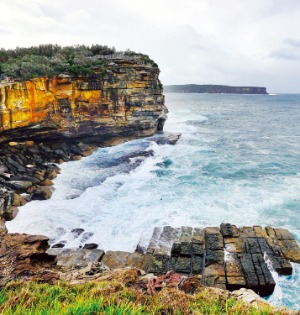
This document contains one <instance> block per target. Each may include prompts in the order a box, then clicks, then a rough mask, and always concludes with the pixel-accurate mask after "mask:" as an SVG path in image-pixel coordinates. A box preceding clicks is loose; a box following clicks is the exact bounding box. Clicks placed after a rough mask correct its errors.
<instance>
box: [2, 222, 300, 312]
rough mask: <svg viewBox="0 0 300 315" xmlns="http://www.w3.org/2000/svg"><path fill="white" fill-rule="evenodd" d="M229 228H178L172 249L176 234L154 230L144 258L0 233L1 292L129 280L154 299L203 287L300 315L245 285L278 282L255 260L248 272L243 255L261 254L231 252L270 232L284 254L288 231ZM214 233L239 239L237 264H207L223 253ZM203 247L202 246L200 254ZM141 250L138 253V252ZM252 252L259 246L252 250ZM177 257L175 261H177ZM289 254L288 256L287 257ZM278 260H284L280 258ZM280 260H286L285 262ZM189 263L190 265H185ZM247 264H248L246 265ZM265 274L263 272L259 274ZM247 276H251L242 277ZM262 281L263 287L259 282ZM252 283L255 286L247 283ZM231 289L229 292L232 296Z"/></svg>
mask: <svg viewBox="0 0 300 315" xmlns="http://www.w3.org/2000/svg"><path fill="white" fill-rule="evenodd" d="M231 228H233V229H235V227H234V226H232V225H229V224H223V225H222V226H221V229H220V230H219V231H217V230H218V229H217V228H206V229H204V234H203V236H204V238H202V236H201V233H199V229H194V230H193V232H192V233H186V232H187V230H188V229H187V228H186V227H184V228H181V229H177V231H179V230H181V236H179V233H177V236H176V240H175V242H173V241H171V243H172V247H171V248H170V244H171V243H170V242H169V243H168V242H167V243H165V242H164V240H170V237H169V236H170V235H171V234H170V233H167V231H168V232H170V231H172V232H174V231H175V229H173V230H172V229H171V228H170V227H165V228H164V229H162V231H161V233H160V236H159V237H158V238H157V235H158V234H159V233H157V229H156V231H154V233H153V236H154V239H152V240H151V242H150V244H149V246H148V248H147V252H146V253H141V252H137V251H136V252H134V253H126V252H111V251H107V252H106V253H104V251H102V250H100V249H95V248H94V247H93V246H91V247H88V246H86V248H77V249H64V248H49V244H48V240H49V239H48V238H47V237H45V236H41V235H27V234H7V233H3V232H2V233H0V267H1V268H0V287H3V286H5V285H6V284H7V283H8V282H9V281H13V280H23V281H37V282H48V283H52V284H55V283H57V282H58V281H59V280H64V281H68V283H71V284H78V283H89V282H93V281H98V282H99V281H100V282H101V281H114V280H116V279H123V280H124V281H126V284H125V285H126V286H130V287H132V288H134V289H136V290H139V291H142V292H145V294H150V295H153V294H156V292H159V291H160V290H162V289H163V288H165V289H171V288H173V289H174V288H176V289H178V290H181V291H183V292H185V294H193V293H195V292H198V291H199V290H201V289H202V288H209V290H211V294H217V295H222V296H223V295H226V297H227V298H234V299H236V300H242V301H244V302H245V303H247V304H249V305H251V306H253V307H255V308H257V309H260V308H263V307H266V306H267V307H269V309H270V310H272V311H273V312H274V314H275V313H277V312H278V313H279V314H286V315H296V314H299V311H293V310H290V309H287V308H284V307H271V306H270V305H269V304H268V302H267V301H265V300H264V299H262V298H260V297H259V296H258V295H257V294H256V293H255V292H254V291H253V290H251V289H249V286H248V288H247V285H249V284H250V285H252V283H253V279H254V278H255V277H257V279H258V282H257V283H256V285H257V284H258V285H259V286H260V288H264V289H265V290H269V287H268V286H264V284H266V283H265V280H266V279H269V280H270V281H269V284H268V285H271V286H273V285H275V283H274V281H272V276H271V274H270V273H269V271H267V270H266V269H264V268H263V266H262V265H261V264H260V265H257V264H256V262H257V261H254V260H251V263H252V268H253V270H254V271H253V274H251V272H249V271H248V270H246V269H244V267H245V264H244V263H245V262H244V258H245V257H243V256H244V255H252V258H253V257H255V256H259V254H245V253H241V254H238V253H236V252H233V251H232V244H233V243H234V244H236V245H237V244H242V243H241V238H245V239H244V241H245V243H244V245H246V244H247V245H246V248H249V247H248V245H249V244H250V243H251V242H252V241H253V239H254V237H253V233H258V234H256V237H255V238H256V239H259V240H260V241H262V239H265V238H264V237H263V236H261V234H260V233H261V232H262V231H265V232H266V233H269V234H268V235H269V236H267V239H266V241H267V243H268V242H271V244H272V246H275V247H269V249H272V250H274V249H277V250H280V251H281V250H282V248H283V247H277V245H278V244H279V245H280V246H282V243H285V242H286V241H287V240H286V237H288V238H289V239H288V241H292V240H290V238H291V236H290V234H289V232H288V231H286V230H283V229H272V228H266V229H265V230H263V229H261V228H260V227H253V228H250V227H246V228H245V227H244V228H241V229H239V231H240V232H241V234H240V235H239V236H233V235H228V233H227V232H228V231H230V230H231ZM221 231H222V232H221ZM250 231H252V234H249V232H250ZM216 232H218V233H220V234H221V235H222V237H223V240H226V239H227V240H230V239H231V240H232V238H235V237H236V240H235V241H234V242H233V243H231V241H230V242H229V243H227V244H231V245H230V246H231V254H233V255H236V259H237V260H231V259H228V257H227V258H226V256H225V260H224V256H223V260H224V262H223V265H220V264H219V263H220V261H219V260H220V259H222V258H221V255H212V256H211V257H217V256H219V258H218V261H214V262H213V261H212V260H211V259H208V260H207V261H206V259H205V254H204V253H207V252H209V251H210V250H212V251H213V252H214V251H215V252H217V251H220V249H219V248H216V247H215V249H212V248H211V245H213V244H218V241H217V242H215V240H213V239H215V238H216V239H217V237H216V235H217V234H215V233H216ZM273 232H274V233H275V234H276V235H277V237H276V238H273V237H272V233H273ZM243 233H246V234H243ZM173 235H174V233H173ZM166 236H167V237H166ZM171 239H173V240H174V237H173V236H172V237H171ZM250 240H252V241H250ZM274 240H277V241H278V244H277V245H274ZM211 241H212V242H211ZM154 242H156V245H155V246H154V247H153V245H154ZM202 242H203V244H202ZM166 244H167V247H166ZM252 244H253V242H252ZM258 244H261V242H258ZM201 245H203V246H204V247H203V249H202V250H201ZM265 245H266V244H265ZM225 246H226V245H225ZM137 249H139V248H138V247H137ZM253 249H255V247H252V250H253ZM236 250H238V251H239V249H238V247H236ZM164 253H165V254H164ZM166 253H168V254H169V256H168V258H167V259H166V257H165V255H166ZM174 253H176V256H174ZM201 253H202V256H201ZM290 253H291V255H292V256H293V257H296V256H295V255H299V253H300V250H299V247H297V248H296V250H295V249H294V248H293V249H290ZM177 254H178V255H179V256H177ZM203 254H204V255H203ZM285 254H286V255H287V252H285ZM189 255H190V256H189ZM246 257H248V256H246ZM297 257H298V258H299V256H297ZM174 258H175V259H176V260H177V262H176V263H175V264H174V265H173V266H175V268H173V269H172V268H171V264H170V262H171V260H172V259H174ZM195 258H196V259H195ZM197 258H198V260H199V261H200V260H201V259H202V260H203V259H204V261H205V263H204V264H203V265H202V266H203V268H205V269H204V270H203V269H202V270H201V264H200V265H199V264H198V263H197ZM275 258H276V259H278V260H279V259H280V258H279V257H275ZM275 258H274V259H275ZM298 258H297V259H298ZM281 259H283V260H284V259H285V258H281ZM293 259H294V258H293ZM188 260H189V261H190V262H189V263H187V262H188ZM238 260H239V262H238ZM166 262H168V264H166ZM239 263H240V265H239ZM249 263H250V262H249V261H248V262H247V264H249ZM248 266H249V265H248ZM189 268H192V269H189ZM222 268H225V269H223V270H224V271H222ZM261 271H263V272H264V273H261ZM290 271H291V270H290V269H289V272H290ZM239 272H241V273H242V274H240V273H239ZM243 272H247V273H246V274H243ZM232 277H234V278H236V279H240V278H241V277H244V279H245V280H246V281H247V285H246V288H245V287H244V285H243V284H240V285H241V287H239V285H238V284H237V283H236V286H235V287H234V288H233V287H231V288H229V287H227V288H226V286H227V285H228V284H229V282H228V279H229V278H232ZM262 279H263V282H264V284H263V283H262V282H261V281H262ZM123 280H122V281H123ZM249 280H251V281H250V282H248V281H249ZM225 285H226V286H225ZM228 289H230V290H229V291H228ZM233 289H234V290H233ZM252 289H255V290H257V287H256V288H255V287H252ZM232 290H233V291H232ZM231 291H232V292H231ZM260 293H261V292H260ZM265 293H267V291H265ZM268 293H270V291H269V292H268ZM272 314H273V313H272Z"/></svg>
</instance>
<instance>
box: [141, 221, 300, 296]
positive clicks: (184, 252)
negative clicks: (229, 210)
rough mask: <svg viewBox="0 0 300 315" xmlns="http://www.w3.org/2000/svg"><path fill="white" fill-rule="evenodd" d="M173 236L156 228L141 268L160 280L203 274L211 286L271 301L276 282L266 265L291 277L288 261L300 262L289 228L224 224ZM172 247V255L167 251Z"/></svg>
mask: <svg viewBox="0 0 300 315" xmlns="http://www.w3.org/2000/svg"><path fill="white" fill-rule="evenodd" d="M174 231H176V229H172V228H171V227H164V228H155V229H154V232H153V235H152V238H151V241H150V244H151V246H150V245H149V246H148V251H147V254H146V255H144V259H143V263H142V268H143V269H144V270H146V271H147V272H151V273H154V274H157V275H160V274H163V273H165V272H167V271H170V270H172V271H175V272H177V273H181V274H186V275H203V281H204V283H205V285H207V286H215V287H219V288H222V289H225V288H227V289H228V290H236V289H240V288H249V289H252V290H254V291H255V292H258V293H259V294H260V295H262V296H268V295H270V294H271V293H272V292H273V291H274V288H275V281H274V279H273V277H272V274H271V272H270V271H269V268H268V266H267V263H268V264H269V263H270V264H271V265H272V267H273V268H274V270H276V271H277V272H278V273H279V274H285V275H287V274H291V273H292V265H291V263H290V261H289V260H291V261H293V262H296V263H297V262H298V261H299V253H300V248H299V245H298V244H297V242H296V241H295V239H294V238H293V236H292V234H291V233H289V232H288V231H287V230H285V229H273V228H271V227H267V228H266V229H263V228H262V227H260V226H254V227H249V226H246V227H242V228H237V227H236V226H235V225H231V224H229V223H226V224H221V226H220V228H218V227H209V228H205V229H204V230H202V229H199V228H194V229H193V228H191V227H182V228H181V229H179V232H177V234H176V235H175V236H174V235H173V236H171V235H172V233H173V232H174ZM172 242H173V245H172V247H171V252H169V251H168V250H166V249H169V248H170V243H172ZM166 244H167V246H166ZM170 255H171V256H170Z"/></svg>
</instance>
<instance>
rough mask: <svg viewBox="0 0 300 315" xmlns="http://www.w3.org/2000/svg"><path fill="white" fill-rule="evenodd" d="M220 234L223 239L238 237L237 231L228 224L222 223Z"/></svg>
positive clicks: (233, 226)
mask: <svg viewBox="0 0 300 315" xmlns="http://www.w3.org/2000/svg"><path fill="white" fill-rule="evenodd" d="M220 232H221V234H222V235H223V237H237V236H239V230H238V228H237V227H236V226H235V225H231V224H230V223H222V224H221V225H220Z"/></svg>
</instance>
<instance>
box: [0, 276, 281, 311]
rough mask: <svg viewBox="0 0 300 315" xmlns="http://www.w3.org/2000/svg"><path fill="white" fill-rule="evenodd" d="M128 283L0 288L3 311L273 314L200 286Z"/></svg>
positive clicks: (17, 284) (32, 284) (34, 284)
mask: <svg viewBox="0 0 300 315" xmlns="http://www.w3.org/2000/svg"><path fill="white" fill-rule="evenodd" d="M127 285H128V283H127V284H126V283H125V284H124V283H123V284H121V283H120V281H115V280H110V281H100V282H89V283H84V284H70V283H67V282H64V281H61V282H58V283H57V284H55V285H53V284H47V283H37V282H33V281H31V282H22V281H16V282H12V283H9V284H7V285H6V287H4V288H3V289H2V290H1V291H0V314H3V315H17V314H22V315H66V314H69V315H71V314H72V315H96V314H108V315H142V314H143V315H144V314H161V315H167V314H175V315H189V314H207V315H214V314H226V315H227V314H228V315H229V314H230V315H231V314H232V315H243V314H245V315H246V314H251V315H267V314H276V313H273V312H272V311H271V310H269V309H264V310H257V309H254V308H252V307H251V306H249V305H246V304H244V303H242V302H239V301H236V300H234V299H231V298H228V296H227V295H222V294H216V293H215V292H214V291H213V290H212V289H210V288H202V289H201V290H200V291H199V292H197V293H196V294H194V295H190V294H185V293H184V292H183V291H179V290H178V289H175V288H164V289H162V290H161V291H160V292H158V293H157V294H154V295H149V294H147V293H145V292H142V291H139V290H137V289H135V288H133V287H131V286H129V287H127Z"/></svg>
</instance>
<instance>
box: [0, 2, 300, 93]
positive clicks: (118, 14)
mask: <svg viewBox="0 0 300 315" xmlns="http://www.w3.org/2000/svg"><path fill="white" fill-rule="evenodd" d="M299 29H300V1H299V0H286V1H284V2H283V1H282V0H243V1H240V0H226V1H219V0H164V1H161V0H143V1H140V0H126V1H124V0H110V1H105V0H86V1H85V2H82V1H79V0H64V1H61V0H52V1H47V0H28V1H26V2H24V1H23V0H10V1H0V43H1V45H0V46H4V47H5V48H13V47H15V46H32V45H37V44H42V43H57V44H60V45H71V44H93V43H99V44H104V45H109V46H115V47H116V48H117V49H119V50H125V49H126V48H129V49H132V50H135V51H138V52H143V53H146V54H149V55H150V56H151V58H152V59H154V60H155V61H156V62H157V63H158V64H159V66H160V69H161V79H162V81H163V83H164V84H180V83H182V84H184V83H213V84H232V85H263V86H267V87H268V89H269V91H271V92H300V86H299V84H298V82H299V79H300V78H299V73H300V63H299V62H298V60H299V59H300V53H299V48H300V40H299V36H298V32H299V31H298V30H299ZM282 78H284V80H283V79H282ZM278 89H280V90H278Z"/></svg>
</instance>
